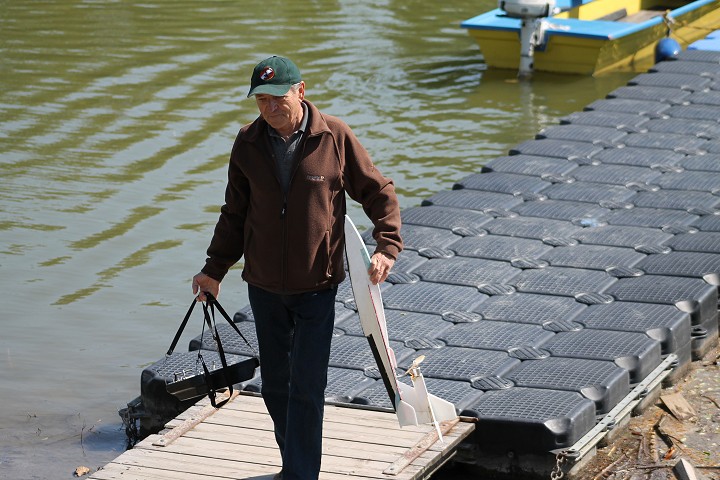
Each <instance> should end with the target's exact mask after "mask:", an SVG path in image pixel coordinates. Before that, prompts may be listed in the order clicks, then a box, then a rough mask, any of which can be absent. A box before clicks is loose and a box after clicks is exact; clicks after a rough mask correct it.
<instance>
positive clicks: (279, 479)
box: [273, 471, 282, 480]
mask: <svg viewBox="0 0 720 480" xmlns="http://www.w3.org/2000/svg"><path fill="white" fill-rule="evenodd" d="M273 480H282V471H280V472H278V473H276V474H275V475H273Z"/></svg>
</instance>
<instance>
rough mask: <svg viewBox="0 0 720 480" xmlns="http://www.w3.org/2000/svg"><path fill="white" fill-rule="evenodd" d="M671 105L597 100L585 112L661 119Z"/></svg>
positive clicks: (628, 100)
mask: <svg viewBox="0 0 720 480" xmlns="http://www.w3.org/2000/svg"><path fill="white" fill-rule="evenodd" d="M669 109H670V105H669V104H667V103H663V102H656V101H652V100H635V99H627V98H607V99H603V100H596V101H594V102H592V103H591V104H590V105H588V106H587V107H585V110H602V111H605V112H619V113H634V114H636V115H642V116H645V117H650V118H660V117H661V116H662V114H663V112H665V111H667V110H669Z"/></svg>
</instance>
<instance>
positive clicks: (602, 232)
mask: <svg viewBox="0 0 720 480" xmlns="http://www.w3.org/2000/svg"><path fill="white" fill-rule="evenodd" d="M572 237H573V238H574V239H576V240H579V241H580V243H582V244H583V245H608V246H614V247H628V248H637V247H641V246H646V247H658V248H659V247H660V246H662V245H664V244H665V243H666V242H667V241H669V240H670V239H671V238H673V234H672V233H667V232H664V231H663V230H662V229H660V228H647V227H633V226H628V225H600V226H598V227H589V228H585V229H583V230H580V231H578V232H576V233H574V234H573V235H572Z"/></svg>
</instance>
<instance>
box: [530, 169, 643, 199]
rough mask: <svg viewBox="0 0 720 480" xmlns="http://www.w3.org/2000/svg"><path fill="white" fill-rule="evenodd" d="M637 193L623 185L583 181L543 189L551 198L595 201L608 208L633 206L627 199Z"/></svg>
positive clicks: (544, 193)
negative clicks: (609, 206)
mask: <svg viewBox="0 0 720 480" xmlns="http://www.w3.org/2000/svg"><path fill="white" fill-rule="evenodd" d="M608 167H609V166H608ZM580 168H586V167H580ZM636 193H637V192H635V191H634V190H631V189H629V188H626V187H625V186H623V185H607V184H601V183H582V182H573V183H560V184H556V185H553V186H552V187H550V188H548V189H546V190H544V191H543V195H545V196H546V197H547V198H549V199H551V200H570V201H573V202H588V203H595V204H598V205H600V206H602V207H606V208H607V207H608V205H612V207H611V208H622V207H628V206H632V204H629V203H627V201H628V200H629V199H630V198H632V197H633V196H635V194H636Z"/></svg>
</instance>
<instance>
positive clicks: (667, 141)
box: [625, 132, 707, 155]
mask: <svg viewBox="0 0 720 480" xmlns="http://www.w3.org/2000/svg"><path fill="white" fill-rule="evenodd" d="M706 143H707V140H705V139H703V138H698V137H696V136H695V135H678V134H674V133H660V132H646V133H643V134H641V135H639V134H633V135H628V136H627V138H626V139H625V145H627V146H628V147H642V148H657V149H663V150H671V151H673V152H678V153H686V154H690V155H697V154H702V153H703V152H704V146H705V144H706Z"/></svg>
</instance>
